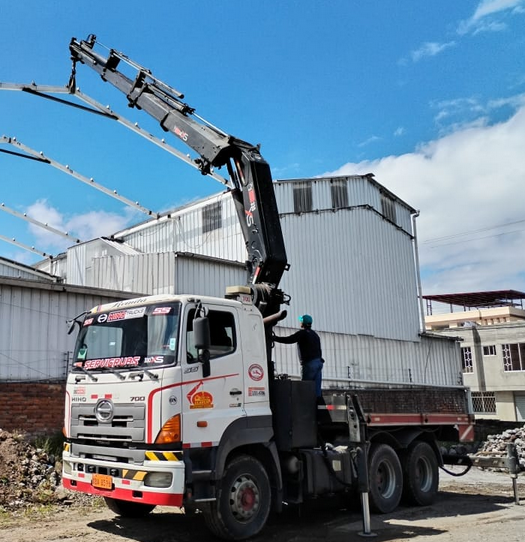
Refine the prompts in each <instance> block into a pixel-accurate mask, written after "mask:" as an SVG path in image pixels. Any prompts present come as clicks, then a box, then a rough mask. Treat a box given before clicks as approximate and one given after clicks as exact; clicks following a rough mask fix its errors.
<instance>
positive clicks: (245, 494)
mask: <svg viewBox="0 0 525 542" xmlns="http://www.w3.org/2000/svg"><path fill="white" fill-rule="evenodd" d="M259 504H260V493H259V488H258V487H257V486H256V485H255V483H254V482H253V480H252V479H251V478H249V477H248V476H246V475H243V476H239V478H237V480H235V482H234V483H233V485H232V487H231V489H230V508H231V511H232V514H233V516H234V517H235V518H237V520H239V521H244V522H246V521H249V520H250V519H251V518H252V517H253V516H254V515H255V514H256V513H257V511H258V510H259Z"/></svg>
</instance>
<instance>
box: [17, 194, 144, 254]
mask: <svg viewBox="0 0 525 542" xmlns="http://www.w3.org/2000/svg"><path fill="white" fill-rule="evenodd" d="M27 216H29V217H31V218H33V219H35V220H38V221H39V222H42V223H43V224H47V225H49V226H50V227H52V228H55V229H56V230H59V231H61V232H63V233H66V232H67V233H68V235H70V239H67V238H64V237H61V236H60V235H58V234H56V233H53V232H51V231H49V230H46V229H45V228H42V227H40V226H37V225H35V224H29V230H30V231H31V233H32V234H33V235H34V237H35V248H36V249H38V250H40V251H45V252H48V253H49V252H55V253H56V252H57V251H63V250H65V249H66V248H67V247H69V246H71V245H73V244H74V243H75V239H76V238H78V239H80V240H81V241H89V240H90V239H94V238H96V237H103V236H109V235H111V234H113V233H115V232H117V231H119V230H121V229H123V228H125V227H127V226H128V225H129V223H130V221H131V219H132V218H134V217H136V211H134V210H133V209H131V208H129V209H128V208H126V209H125V210H124V212H123V214H117V213H109V212H106V211H91V212H88V213H83V214H78V215H73V216H69V217H68V216H66V215H64V214H62V213H61V212H60V211H59V210H58V209H56V208H55V207H53V206H52V205H50V204H49V203H48V201H47V200H38V201H36V202H35V203H33V204H32V205H30V206H29V207H28V209H27Z"/></svg>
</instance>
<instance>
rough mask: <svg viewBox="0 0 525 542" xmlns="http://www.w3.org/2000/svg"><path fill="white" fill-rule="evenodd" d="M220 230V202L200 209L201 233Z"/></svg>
mask: <svg viewBox="0 0 525 542" xmlns="http://www.w3.org/2000/svg"><path fill="white" fill-rule="evenodd" d="M221 228H222V201H216V202H215V203H211V204H210V205H206V207H203V208H202V233H208V232H210V231H213V230H219V229H221Z"/></svg>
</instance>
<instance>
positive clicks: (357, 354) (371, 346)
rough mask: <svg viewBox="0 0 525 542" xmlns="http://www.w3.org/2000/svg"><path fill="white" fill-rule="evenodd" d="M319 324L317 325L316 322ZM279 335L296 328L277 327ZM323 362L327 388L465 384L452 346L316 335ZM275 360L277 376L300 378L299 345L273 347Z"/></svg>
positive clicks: (425, 340) (430, 341)
mask: <svg viewBox="0 0 525 542" xmlns="http://www.w3.org/2000/svg"><path fill="white" fill-rule="evenodd" d="M314 324H315V322H314ZM277 330H278V331H277V334H278V335H289V334H292V333H294V332H295V331H297V329H293V328H284V327H280V326H278V327H277ZM318 333H319V336H320V338H321V344H322V349H323V357H324V359H325V360H326V363H325V365H324V368H323V387H325V388H330V387H344V386H347V385H348V384H349V383H354V384H355V385H358V386H360V385H367V384H368V385H371V384H373V383H381V384H396V383H403V384H413V385H433V386H458V385H461V378H460V375H461V361H460V353H459V346H458V345H457V343H455V342H453V341H446V340H443V341H441V340H436V339H430V338H428V337H423V338H422V340H421V341H420V342H413V341H395V340H390V339H378V338H376V337H367V336H363V335H343V334H338V333H326V332H322V331H318ZM272 359H273V360H274V361H275V368H276V372H277V374H287V375H289V376H290V377H293V378H300V365H299V361H298V356H297V347H296V345H285V344H279V343H275V346H274V350H273V355H272Z"/></svg>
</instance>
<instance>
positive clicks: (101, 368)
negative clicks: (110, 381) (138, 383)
mask: <svg viewBox="0 0 525 542" xmlns="http://www.w3.org/2000/svg"><path fill="white" fill-rule="evenodd" d="M100 370H101V371H108V372H110V373H113V374H114V375H117V376H118V377H119V378H120V380H126V377H125V376H122V373H121V372H120V371H117V370H115V369H112V368H111V367H100Z"/></svg>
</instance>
